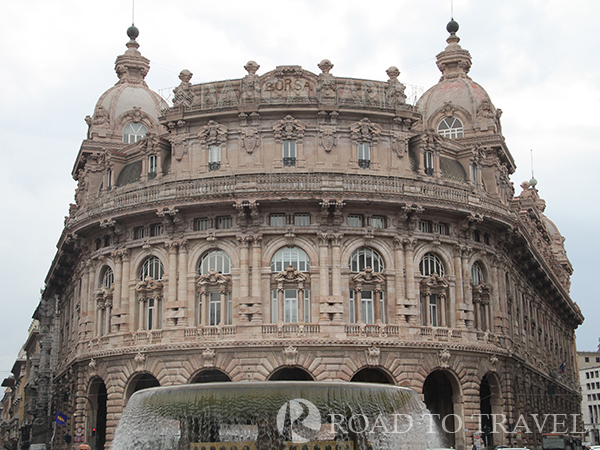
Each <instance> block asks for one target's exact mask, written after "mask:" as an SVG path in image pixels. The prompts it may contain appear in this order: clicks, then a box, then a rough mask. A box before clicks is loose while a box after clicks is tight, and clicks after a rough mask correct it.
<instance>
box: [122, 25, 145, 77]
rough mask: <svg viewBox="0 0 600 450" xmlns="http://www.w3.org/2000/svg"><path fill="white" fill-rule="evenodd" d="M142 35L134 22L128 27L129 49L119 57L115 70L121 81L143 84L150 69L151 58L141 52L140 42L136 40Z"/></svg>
mask: <svg viewBox="0 0 600 450" xmlns="http://www.w3.org/2000/svg"><path fill="white" fill-rule="evenodd" d="M139 35H140V30H138V28H137V27H136V26H135V25H134V24H133V23H132V24H131V26H130V27H129V28H127V36H128V37H129V42H127V44H125V45H126V46H127V50H126V51H125V53H124V54H123V55H120V56H118V57H117V61H116V62H115V72H117V76H118V77H119V80H120V81H119V82H120V83H131V84H143V83H144V78H145V77H146V74H147V73H148V71H149V70H150V60H149V59H148V58H144V57H143V56H142V54H141V53H140V52H139V50H138V48H139V47H140V44H138V42H137V41H136V39H137V37H138V36H139Z"/></svg>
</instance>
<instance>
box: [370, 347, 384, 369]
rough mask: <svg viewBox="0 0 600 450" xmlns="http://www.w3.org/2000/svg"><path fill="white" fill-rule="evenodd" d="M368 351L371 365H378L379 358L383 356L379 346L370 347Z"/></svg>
mask: <svg viewBox="0 0 600 450" xmlns="http://www.w3.org/2000/svg"><path fill="white" fill-rule="evenodd" d="M366 353H367V364H368V365H369V366H378V365H379V358H380V356H381V350H380V349H379V348H378V347H375V346H373V347H369V348H368V349H367V350H366Z"/></svg>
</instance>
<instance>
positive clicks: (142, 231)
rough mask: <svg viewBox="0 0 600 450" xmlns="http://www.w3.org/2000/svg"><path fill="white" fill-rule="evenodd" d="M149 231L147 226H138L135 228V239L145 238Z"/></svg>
mask: <svg viewBox="0 0 600 450" xmlns="http://www.w3.org/2000/svg"><path fill="white" fill-rule="evenodd" d="M147 235H148V231H147V229H146V228H145V227H137V228H134V229H133V238H134V239H143V238H145V237H147Z"/></svg>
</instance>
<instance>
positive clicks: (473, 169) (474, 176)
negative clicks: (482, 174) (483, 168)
mask: <svg viewBox="0 0 600 450" xmlns="http://www.w3.org/2000/svg"><path fill="white" fill-rule="evenodd" d="M478 175H479V170H478V169H477V166H474V165H472V166H471V181H472V182H473V186H475V187H477V178H478Z"/></svg>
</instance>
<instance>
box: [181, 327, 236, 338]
mask: <svg viewBox="0 0 600 450" xmlns="http://www.w3.org/2000/svg"><path fill="white" fill-rule="evenodd" d="M236 334H237V327H236V326H235V325H217V326H206V327H195V328H186V329H185V330H184V332H183V335H184V337H186V338H200V337H221V336H235V335H236Z"/></svg>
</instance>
